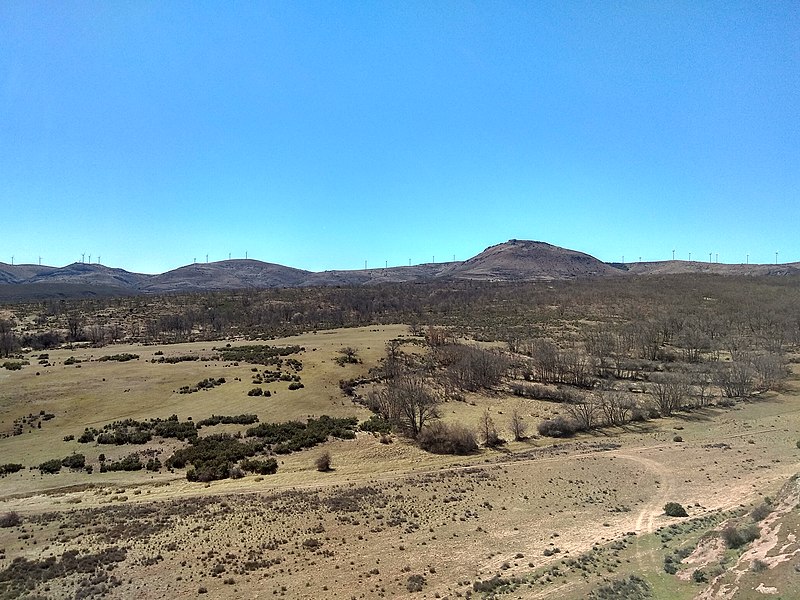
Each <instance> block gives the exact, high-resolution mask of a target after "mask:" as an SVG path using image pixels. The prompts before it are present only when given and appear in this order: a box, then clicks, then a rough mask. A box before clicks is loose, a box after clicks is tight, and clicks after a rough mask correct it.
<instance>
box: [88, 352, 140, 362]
mask: <svg viewBox="0 0 800 600" xmlns="http://www.w3.org/2000/svg"><path fill="white" fill-rule="evenodd" d="M97 360H98V361H99V362H106V361H110V360H113V361H116V362H127V361H129V360H139V355H138V354H130V353H129V352H125V353H123V354H110V355H108V356H101V357H100V358H98V359H97Z"/></svg>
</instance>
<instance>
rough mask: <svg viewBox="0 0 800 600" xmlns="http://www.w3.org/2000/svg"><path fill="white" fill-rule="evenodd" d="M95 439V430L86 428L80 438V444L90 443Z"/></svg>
mask: <svg viewBox="0 0 800 600" xmlns="http://www.w3.org/2000/svg"><path fill="white" fill-rule="evenodd" d="M93 441H94V432H93V431H90V430H89V429H84V430H83V433H82V434H81V437H79V438H78V443H79V444H88V443H89V442H93Z"/></svg>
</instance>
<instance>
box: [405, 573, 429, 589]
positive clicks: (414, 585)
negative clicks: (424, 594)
mask: <svg viewBox="0 0 800 600" xmlns="http://www.w3.org/2000/svg"><path fill="white" fill-rule="evenodd" d="M426 583H427V582H426V581H425V577H424V576H423V575H410V576H409V577H408V581H406V589H407V590H408V591H409V592H421V591H422V588H423V587H425V584H426Z"/></svg>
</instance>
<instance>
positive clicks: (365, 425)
mask: <svg viewBox="0 0 800 600" xmlns="http://www.w3.org/2000/svg"><path fill="white" fill-rule="evenodd" d="M358 428H359V429H360V430H361V431H369V432H370V433H390V432H391V431H392V424H391V423H390V422H389V421H387V420H386V419H384V418H383V417H381V416H380V415H372V416H371V417H370V418H369V419H367V420H366V421H363V422H362V423H361V424H360V425H359V426H358Z"/></svg>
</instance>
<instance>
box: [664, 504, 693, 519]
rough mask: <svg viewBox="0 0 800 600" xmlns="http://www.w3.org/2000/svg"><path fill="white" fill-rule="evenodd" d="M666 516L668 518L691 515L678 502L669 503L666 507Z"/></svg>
mask: <svg viewBox="0 0 800 600" xmlns="http://www.w3.org/2000/svg"><path fill="white" fill-rule="evenodd" d="M664 514H665V515H667V516H668V517H688V516H689V513H687V512H686V509H685V508H683V506H682V505H680V504H678V503H677V502H667V503H666V504H665V505H664Z"/></svg>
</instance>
